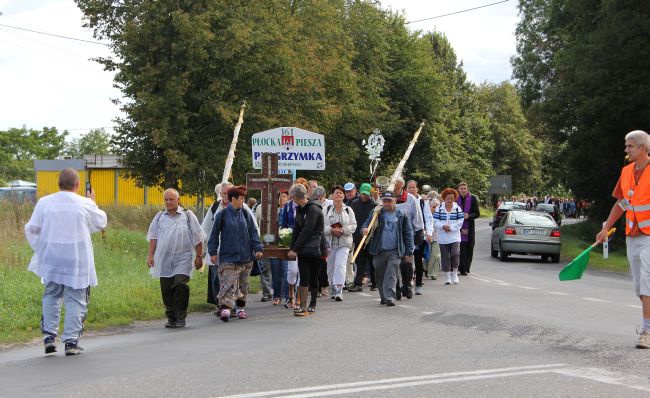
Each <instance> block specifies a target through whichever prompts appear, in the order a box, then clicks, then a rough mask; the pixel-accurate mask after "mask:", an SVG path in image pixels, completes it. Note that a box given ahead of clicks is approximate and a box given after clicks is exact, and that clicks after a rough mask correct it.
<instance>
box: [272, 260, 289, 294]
mask: <svg viewBox="0 0 650 398" xmlns="http://www.w3.org/2000/svg"><path fill="white" fill-rule="evenodd" d="M270 260H271V280H272V281H273V298H274V299H277V298H279V299H286V298H288V297H289V286H288V282H287V270H288V264H287V262H286V261H285V260H280V259H279V258H271V259H270Z"/></svg>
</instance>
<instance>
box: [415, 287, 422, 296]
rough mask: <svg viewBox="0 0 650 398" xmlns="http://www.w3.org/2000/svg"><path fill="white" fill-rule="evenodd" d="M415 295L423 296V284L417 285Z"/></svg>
mask: <svg viewBox="0 0 650 398" xmlns="http://www.w3.org/2000/svg"><path fill="white" fill-rule="evenodd" d="M415 295H416V296H421V295H422V286H416V287H415Z"/></svg>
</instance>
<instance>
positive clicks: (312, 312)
mask: <svg viewBox="0 0 650 398" xmlns="http://www.w3.org/2000/svg"><path fill="white" fill-rule="evenodd" d="M307 312H308V313H309V314H311V315H313V314H314V313H316V307H309V308H307Z"/></svg>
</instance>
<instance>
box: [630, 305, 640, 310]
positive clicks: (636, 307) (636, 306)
mask: <svg viewBox="0 0 650 398" xmlns="http://www.w3.org/2000/svg"><path fill="white" fill-rule="evenodd" d="M626 307H629V308H634V309H636V310H640V309H641V308H643V307H641V306H640V305H626Z"/></svg>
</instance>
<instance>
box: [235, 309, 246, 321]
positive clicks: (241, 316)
mask: <svg viewBox="0 0 650 398" xmlns="http://www.w3.org/2000/svg"><path fill="white" fill-rule="evenodd" d="M237 318H239V319H248V314H246V311H244V310H239V311H237Z"/></svg>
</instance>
